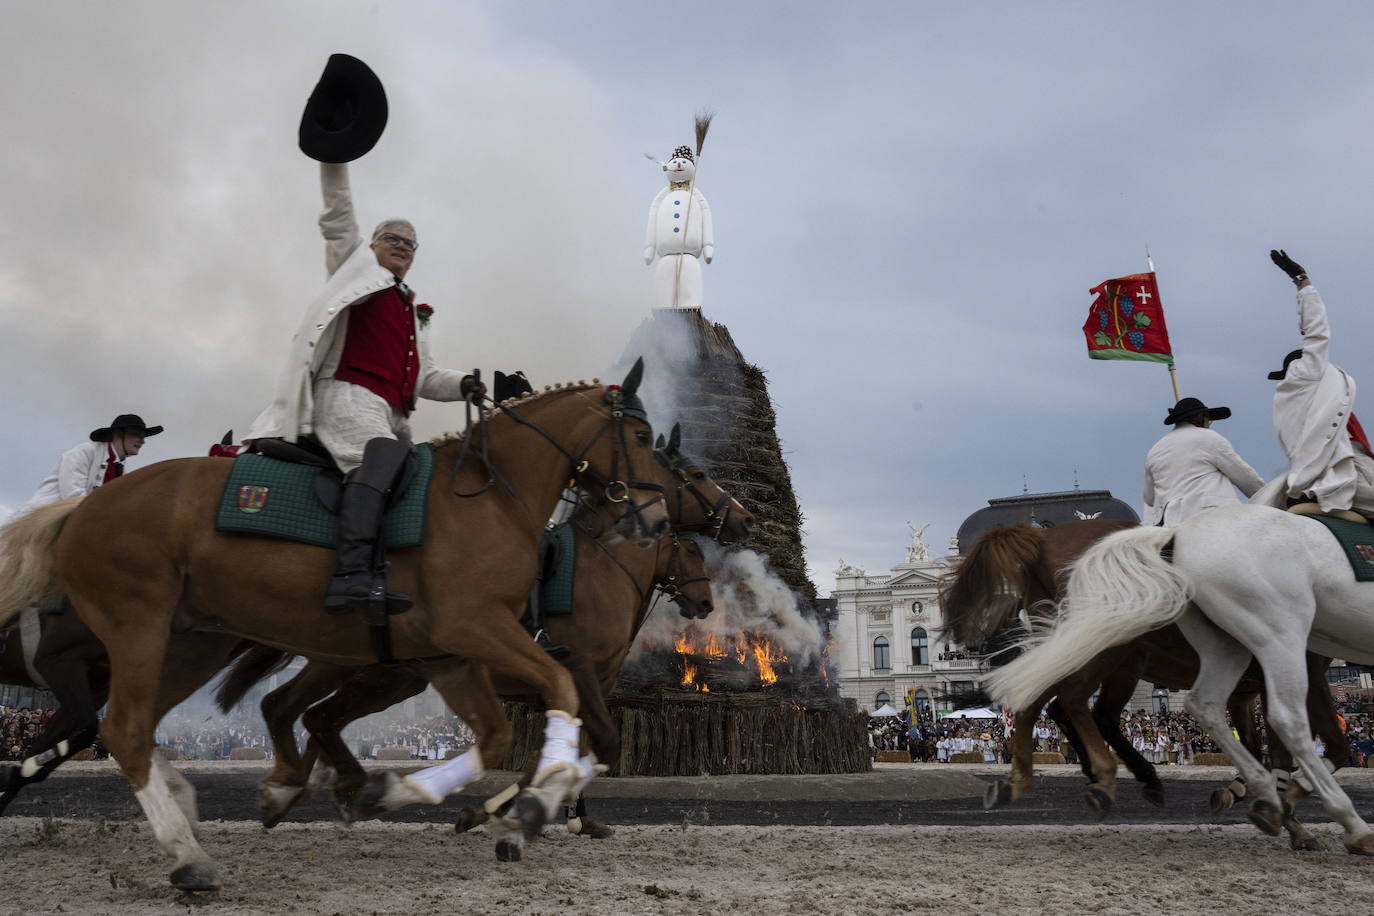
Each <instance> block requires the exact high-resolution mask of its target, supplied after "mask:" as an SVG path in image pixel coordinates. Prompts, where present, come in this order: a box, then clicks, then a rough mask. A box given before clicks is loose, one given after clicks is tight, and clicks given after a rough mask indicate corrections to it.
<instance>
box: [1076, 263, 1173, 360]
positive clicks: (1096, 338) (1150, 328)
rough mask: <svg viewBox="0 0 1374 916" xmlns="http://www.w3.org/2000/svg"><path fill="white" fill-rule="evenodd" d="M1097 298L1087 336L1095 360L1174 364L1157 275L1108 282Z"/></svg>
mask: <svg viewBox="0 0 1374 916" xmlns="http://www.w3.org/2000/svg"><path fill="white" fill-rule="evenodd" d="M1089 292H1092V293H1094V294H1096V296H1097V299H1095V300H1094V301H1093V304H1092V309H1091V310H1090V311H1089V312H1088V320H1087V322H1086V323H1084V325H1083V335H1084V337H1085V338H1087V342H1088V356H1090V357H1092V358H1093V359H1133V360H1143V361H1145V362H1155V363H1172V362H1173V361H1174V357H1173V349H1172V348H1171V347H1170V345H1169V331H1168V328H1167V327H1166V326H1165V324H1164V308H1163V306H1162V305H1161V304H1160V301H1159V287H1158V285H1157V284H1156V282H1155V275H1154V274H1153V273H1145V274H1131V275H1130V276H1126V277H1117V278H1116V279H1114V280H1106V281H1104V282H1103V283H1100V284H1098V285H1097V286H1095V287H1093V288H1092V289H1091V290H1089Z"/></svg>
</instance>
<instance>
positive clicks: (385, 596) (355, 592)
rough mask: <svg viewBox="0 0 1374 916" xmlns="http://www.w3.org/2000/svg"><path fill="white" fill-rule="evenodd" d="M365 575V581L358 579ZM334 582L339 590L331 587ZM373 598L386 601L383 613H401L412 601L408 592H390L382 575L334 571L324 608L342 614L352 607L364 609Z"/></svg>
mask: <svg viewBox="0 0 1374 916" xmlns="http://www.w3.org/2000/svg"><path fill="white" fill-rule="evenodd" d="M363 576H367V577H368V579H367V581H366V584H364V583H363V582H361V581H359V579H361V578H362V577H363ZM336 585H338V586H339V588H340V590H339V591H337V592H336V591H335V586H336ZM374 601H384V602H385V603H386V612H387V614H403V613H405V612H406V611H408V610H410V608H411V607H412V605H414V602H413V601H411V600H410V596H409V595H405V594H402V593H401V592H393V591H391V590H390V589H388V588H387V587H386V579H385V578H384V577H382V576H377V575H372V574H370V573H343V574H340V573H335V574H334V575H333V576H332V577H331V578H330V580H329V585H328V587H327V588H326V590H325V595H324V612H325V613H326V614H335V615H338V616H343V615H346V614H352V613H353V612H354V611H366V610H367V609H368V607H369V605H371V604H372V603H373V602H374Z"/></svg>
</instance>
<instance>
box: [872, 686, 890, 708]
mask: <svg viewBox="0 0 1374 916" xmlns="http://www.w3.org/2000/svg"><path fill="white" fill-rule="evenodd" d="M891 702H892V697H891V696H890V695H888V692H887V691H886V690H879V691H878V695H877V696H876V697H874V698H873V708H874V709H882V708H883V707H884V706H886V705H887V704H888V703H891Z"/></svg>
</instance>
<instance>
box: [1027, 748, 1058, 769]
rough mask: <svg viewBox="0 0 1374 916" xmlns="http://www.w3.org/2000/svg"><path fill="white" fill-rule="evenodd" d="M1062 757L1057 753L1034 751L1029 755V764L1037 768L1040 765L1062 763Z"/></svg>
mask: <svg viewBox="0 0 1374 916" xmlns="http://www.w3.org/2000/svg"><path fill="white" fill-rule="evenodd" d="M1064 762H1065V761H1064V755H1063V754H1061V753H1059V752H1058V751H1036V752H1035V753H1033V754H1031V763H1033V764H1035V765H1036V766H1039V765H1040V764H1042V763H1064Z"/></svg>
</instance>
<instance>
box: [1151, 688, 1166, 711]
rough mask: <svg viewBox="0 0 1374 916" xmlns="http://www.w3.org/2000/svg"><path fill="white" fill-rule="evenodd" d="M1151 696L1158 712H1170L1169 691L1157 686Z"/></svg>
mask: <svg viewBox="0 0 1374 916" xmlns="http://www.w3.org/2000/svg"><path fill="white" fill-rule="evenodd" d="M1150 698H1151V699H1152V700H1154V708H1155V712H1156V713H1160V714H1165V713H1168V712H1169V691H1168V690H1167V689H1165V688H1163V687H1156V688H1155V689H1154V690H1152V691H1151V692H1150Z"/></svg>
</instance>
